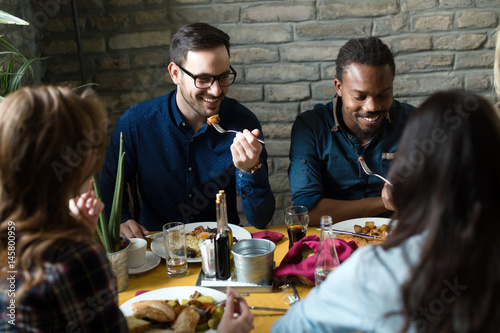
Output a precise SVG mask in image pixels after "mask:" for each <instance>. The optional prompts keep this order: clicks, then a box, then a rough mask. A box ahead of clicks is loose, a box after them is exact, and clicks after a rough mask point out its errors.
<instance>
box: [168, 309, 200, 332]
mask: <svg viewBox="0 0 500 333" xmlns="http://www.w3.org/2000/svg"><path fill="white" fill-rule="evenodd" d="M199 320H200V314H199V313H198V311H196V310H195V309H193V308H191V307H189V306H188V307H186V308H184V310H182V312H181V313H180V314H179V315H178V316H177V319H176V320H175V323H174V324H173V325H172V328H173V329H174V332H175V333H193V332H194V331H195V330H196V326H197V325H198V321H199Z"/></svg>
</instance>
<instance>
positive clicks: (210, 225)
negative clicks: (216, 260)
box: [151, 222, 252, 262]
mask: <svg viewBox="0 0 500 333" xmlns="http://www.w3.org/2000/svg"><path fill="white" fill-rule="evenodd" d="M200 227H203V229H204V230H205V231H203V229H201V228H200ZM229 227H230V228H231V231H232V232H233V238H234V240H235V241H236V242H237V241H240V240H242V239H252V235H251V234H250V233H249V232H248V231H247V230H245V229H243V228H242V227H240V226H239V225H236V224H229ZM195 229H197V232H196V233H195ZM202 233H204V234H203V235H204V236H205V237H206V235H207V233H208V234H214V235H215V233H217V222H195V223H187V224H186V246H187V248H188V258H187V261H188V262H201V254H200V247H199V246H198V237H199V236H200V235H201V234H202ZM161 235H162V234H161V233H159V234H155V235H154V236H155V237H154V239H153V241H152V242H151V250H152V251H153V252H154V253H155V254H156V255H157V256H159V257H161V258H163V259H165V256H166V254H165V249H164V248H163V237H162V236H161ZM197 235H198V237H197Z"/></svg>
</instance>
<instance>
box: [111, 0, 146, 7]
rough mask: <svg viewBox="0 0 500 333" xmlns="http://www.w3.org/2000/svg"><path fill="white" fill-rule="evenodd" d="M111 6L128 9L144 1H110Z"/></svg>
mask: <svg viewBox="0 0 500 333" xmlns="http://www.w3.org/2000/svg"><path fill="white" fill-rule="evenodd" d="M108 3H109V5H110V6H117V7H126V6H133V5H138V4H140V3H142V0H108Z"/></svg>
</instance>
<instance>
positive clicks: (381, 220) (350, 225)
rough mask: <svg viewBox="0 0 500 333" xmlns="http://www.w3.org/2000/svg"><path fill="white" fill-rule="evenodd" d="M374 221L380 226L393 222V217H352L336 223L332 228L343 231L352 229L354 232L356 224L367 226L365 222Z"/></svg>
mask: <svg viewBox="0 0 500 333" xmlns="http://www.w3.org/2000/svg"><path fill="white" fill-rule="evenodd" d="M368 221H373V222H375V225H376V226H377V227H380V226H381V225H382V224H387V225H389V223H390V222H391V219H388V218H385V217H362V218H359V219H351V220H345V221H342V222H338V223H334V224H333V226H332V228H333V229H337V230H343V231H351V232H354V225H356V224H357V225H360V226H362V227H364V226H365V222H368Z"/></svg>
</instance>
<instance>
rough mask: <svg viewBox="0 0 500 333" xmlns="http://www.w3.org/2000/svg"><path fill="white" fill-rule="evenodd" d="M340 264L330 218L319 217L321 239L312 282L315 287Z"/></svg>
mask: <svg viewBox="0 0 500 333" xmlns="http://www.w3.org/2000/svg"><path fill="white" fill-rule="evenodd" d="M339 264H340V261H339V257H338V255H337V250H336V249H335V242H334V237H333V232H332V218H331V217H330V216H322V217H321V237H320V240H319V248H318V253H317V256H316V266H315V269H314V280H315V281H314V282H315V284H316V287H317V286H319V285H320V284H321V282H323V281H325V280H326V277H327V276H328V274H329V273H330V272H331V271H333V270H334V269H335V267H337V266H338V265H339Z"/></svg>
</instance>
